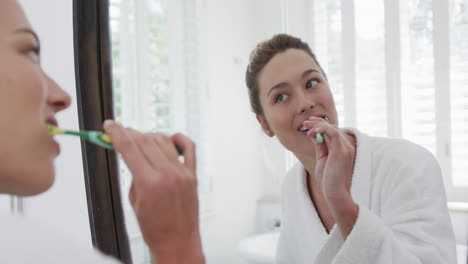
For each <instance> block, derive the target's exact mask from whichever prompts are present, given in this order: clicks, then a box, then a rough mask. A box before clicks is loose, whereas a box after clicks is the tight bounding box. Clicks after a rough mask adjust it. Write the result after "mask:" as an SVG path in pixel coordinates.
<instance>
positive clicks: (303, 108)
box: [298, 94, 315, 114]
mask: <svg viewBox="0 0 468 264" xmlns="http://www.w3.org/2000/svg"><path fill="white" fill-rule="evenodd" d="M298 106H299V108H298V114H302V113H305V112H308V111H310V110H311V109H313V108H314V107H315V102H314V101H313V99H312V98H308V97H307V96H306V95H304V94H301V95H300V99H299V104H298Z"/></svg>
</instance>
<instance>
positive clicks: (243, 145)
mask: <svg viewBox="0 0 468 264" xmlns="http://www.w3.org/2000/svg"><path fill="white" fill-rule="evenodd" d="M265 6H268V8H265ZM282 7H283V2H282V1H278V0H277V1H269V0H262V1H247V0H244V1H207V0H170V1H169V0H138V1H124V0H110V1H109V21H110V32H111V43H112V45H111V46H112V72H113V76H112V78H113V96H114V98H113V99H114V114H115V118H116V119H117V120H118V121H120V122H122V123H123V124H125V125H126V126H131V127H134V128H136V129H139V130H142V131H157V132H161V133H166V134H172V133H175V132H183V133H185V134H186V135H188V136H190V137H191V138H192V139H193V140H194V141H195V142H196V144H197V155H198V156H197V164H198V168H197V175H198V181H199V195H200V213H201V218H202V219H201V223H202V229H203V231H202V233H203V239H204V247H205V250H206V252H207V254H208V255H211V256H209V258H210V259H219V262H217V261H215V262H217V263H221V262H224V261H221V260H223V259H227V258H231V259H239V257H238V256H237V245H236V243H237V242H238V241H239V240H241V239H242V238H244V237H246V236H247V235H249V233H250V232H251V231H250V230H251V229H252V228H253V227H254V225H255V214H256V213H255V204H256V200H257V199H258V198H259V196H261V195H262V194H265V195H272V194H277V193H278V192H279V179H280V175H279V174H284V171H285V167H286V161H284V162H282V163H280V165H278V164H277V163H278V162H277V160H278V158H279V159H280V160H282V159H284V156H285V151H284V150H282V149H281V148H280V147H279V146H278V143H277V142H276V141H275V140H272V139H269V138H267V137H265V136H264V135H263V133H262V132H261V129H260V126H259V125H258V123H257V121H256V120H255V115H254V114H253V113H251V112H250V106H249V102H248V95H247V88H246V87H245V84H244V79H245V77H244V74H245V69H246V65H247V61H248V56H249V53H250V51H251V49H252V48H253V47H255V45H256V43H257V42H259V41H261V40H263V39H266V38H268V37H269V36H271V35H272V34H274V33H277V32H281V31H282V23H283V21H282V17H283V13H282V12H283V10H282ZM256 12H261V14H262V16H263V18H262V19H261V20H258V19H257V18H256V15H255V13H256ZM258 143H260V145H258ZM278 150H279V151H278ZM268 153H275V154H268ZM276 153H278V154H276ZM259 160H267V163H265V164H263V163H261V162H260V163H259V162H258V161H259ZM119 164H120V177H121V181H120V184H121V188H122V193H127V192H128V190H129V187H130V181H131V177H130V175H129V173H128V170H127V169H126V168H125V166H124V165H122V164H123V163H122V162H119ZM265 167H266V169H267V171H269V172H271V173H270V175H268V176H267V175H265V176H262V177H263V178H264V179H263V178H262V179H259V178H258V177H257V176H256V175H255V174H256V173H255V172H258V171H261V170H264V169H265ZM263 180H265V182H267V184H265V185H262V184H261V181H263ZM214 186H216V189H215V188H214ZM122 202H123V208H124V214H125V219H126V226H127V230H128V234H129V242H130V247H131V252H132V258H133V262H134V263H150V261H151V259H150V255H149V253H148V251H147V249H146V247H145V246H144V242H143V240H142V238H141V234H140V232H139V230H138V225H137V222H136V219H135V218H134V215H133V211H132V208H131V206H130V204H129V201H128V200H127V199H124V200H123V201H122ZM225 227H228V228H225ZM226 230H228V231H227V232H226ZM229 230H231V231H229ZM220 241H223V242H222V243H219V242H220ZM224 241H225V242H224ZM228 245H229V246H228ZM210 252H213V253H210Z"/></svg>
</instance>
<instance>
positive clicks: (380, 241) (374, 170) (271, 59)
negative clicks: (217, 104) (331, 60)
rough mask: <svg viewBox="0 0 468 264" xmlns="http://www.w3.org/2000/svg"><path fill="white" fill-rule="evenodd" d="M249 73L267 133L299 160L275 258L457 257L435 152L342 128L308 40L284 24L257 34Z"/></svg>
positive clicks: (287, 190)
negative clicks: (270, 33) (266, 36)
mask: <svg viewBox="0 0 468 264" xmlns="http://www.w3.org/2000/svg"><path fill="white" fill-rule="evenodd" d="M246 83H247V87H248V91H249V96H250V103H251V106H252V109H253V112H254V113H255V114H256V116H257V120H258V122H259V123H260V125H261V127H262V129H263V131H264V132H265V134H267V135H268V136H270V137H273V136H276V137H277V138H278V140H279V141H280V142H281V144H282V145H283V146H284V147H285V148H287V149H288V150H290V151H292V152H293V153H294V155H295V156H296V157H297V158H298V160H299V162H298V164H296V166H294V167H293V168H292V169H291V170H290V171H289V172H288V175H287V176H286V179H285V181H284V185H283V194H282V212H283V220H282V228H281V233H280V240H279V245H278V250H277V261H278V263H279V264H282V263H298V264H299V263H320V264H322V263H349V264H354V263H369V264H374V263H405V264H411V263H415V264H416V263H425V264H428V263H434V264H436V263H455V261H456V260H455V239H454V234H453V231H452V227H451V223H450V219H449V215H448V209H447V201H446V197H445V193H444V187H443V182H442V177H441V171H440V168H439V165H438V163H437V160H436V159H435V158H434V157H433V155H432V154H431V153H429V152H428V151H427V150H425V149H424V148H422V147H419V146H417V145H415V144H412V143H410V142H408V141H405V140H402V139H389V138H377V137H370V136H367V135H365V134H363V133H361V132H359V131H358V130H357V129H341V128H339V127H338V116H337V112H336V107H335V104H334V101H333V96H332V94H331V91H330V87H329V85H328V82H327V78H326V75H325V72H324V71H323V69H322V68H321V67H320V65H319V63H318V61H317V60H316V57H315V55H314V54H313V53H312V51H311V49H310V48H309V46H308V45H307V44H306V43H304V42H302V41H301V40H300V39H298V38H295V37H292V36H289V35H286V34H280V35H276V36H274V37H273V38H272V39H270V40H267V41H265V42H262V43H260V44H258V45H257V47H256V48H255V49H254V50H253V51H252V53H251V56H250V63H249V65H248V68H247V72H246ZM325 117H326V118H325ZM326 120H327V121H326ZM317 133H320V134H321V135H323V138H324V142H323V143H319V142H318V140H317V136H316V135H317ZM313 261H315V262H313Z"/></svg>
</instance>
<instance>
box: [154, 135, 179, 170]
mask: <svg viewBox="0 0 468 264" xmlns="http://www.w3.org/2000/svg"><path fill="white" fill-rule="evenodd" d="M152 137H153V140H154V141H155V142H156V144H157V145H158V146H159V147H160V148H161V151H162V152H163V153H164V155H166V157H167V159H168V160H169V161H170V162H172V163H173V164H179V163H180V162H179V155H178V153H177V149H176V146H175V144H174V142H172V140H171V138H170V137H168V136H166V135H163V134H160V133H152Z"/></svg>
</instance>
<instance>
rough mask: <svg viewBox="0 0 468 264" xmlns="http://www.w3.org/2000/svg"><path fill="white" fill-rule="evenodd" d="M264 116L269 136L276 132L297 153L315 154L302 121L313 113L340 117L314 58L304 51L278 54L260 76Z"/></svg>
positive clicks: (333, 119)
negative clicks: (302, 129)
mask: <svg viewBox="0 0 468 264" xmlns="http://www.w3.org/2000/svg"><path fill="white" fill-rule="evenodd" d="M258 85H259V98H260V104H261V106H262V109H263V115H259V116H257V119H258V120H259V122H260V124H261V125H262V128H263V130H264V131H265V133H266V134H267V135H269V136H274V135H276V136H277V137H278V139H279V141H280V142H281V144H283V146H285V147H286V148H287V149H289V150H290V151H292V152H294V153H295V154H296V155H315V150H314V146H313V143H312V141H311V140H310V138H309V137H308V136H307V132H304V131H301V127H302V122H304V121H305V120H307V119H309V117H311V116H319V117H324V116H327V117H328V119H329V120H330V123H332V124H335V125H337V124H338V118H337V113H336V108H335V103H334V101H333V96H332V94H331V91H330V88H329V86H328V83H327V81H326V80H325V78H324V76H323V74H322V72H321V70H320V68H319V67H318V65H317V64H316V63H315V61H314V60H313V59H312V57H311V56H310V55H309V54H307V53H306V52H305V51H303V50H299V49H288V50H286V51H284V52H281V53H278V54H276V55H275V56H274V57H273V58H272V59H271V60H270V61H269V62H268V63H267V64H266V66H265V67H264V68H263V69H262V71H261V72H260V74H259V76H258Z"/></svg>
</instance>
